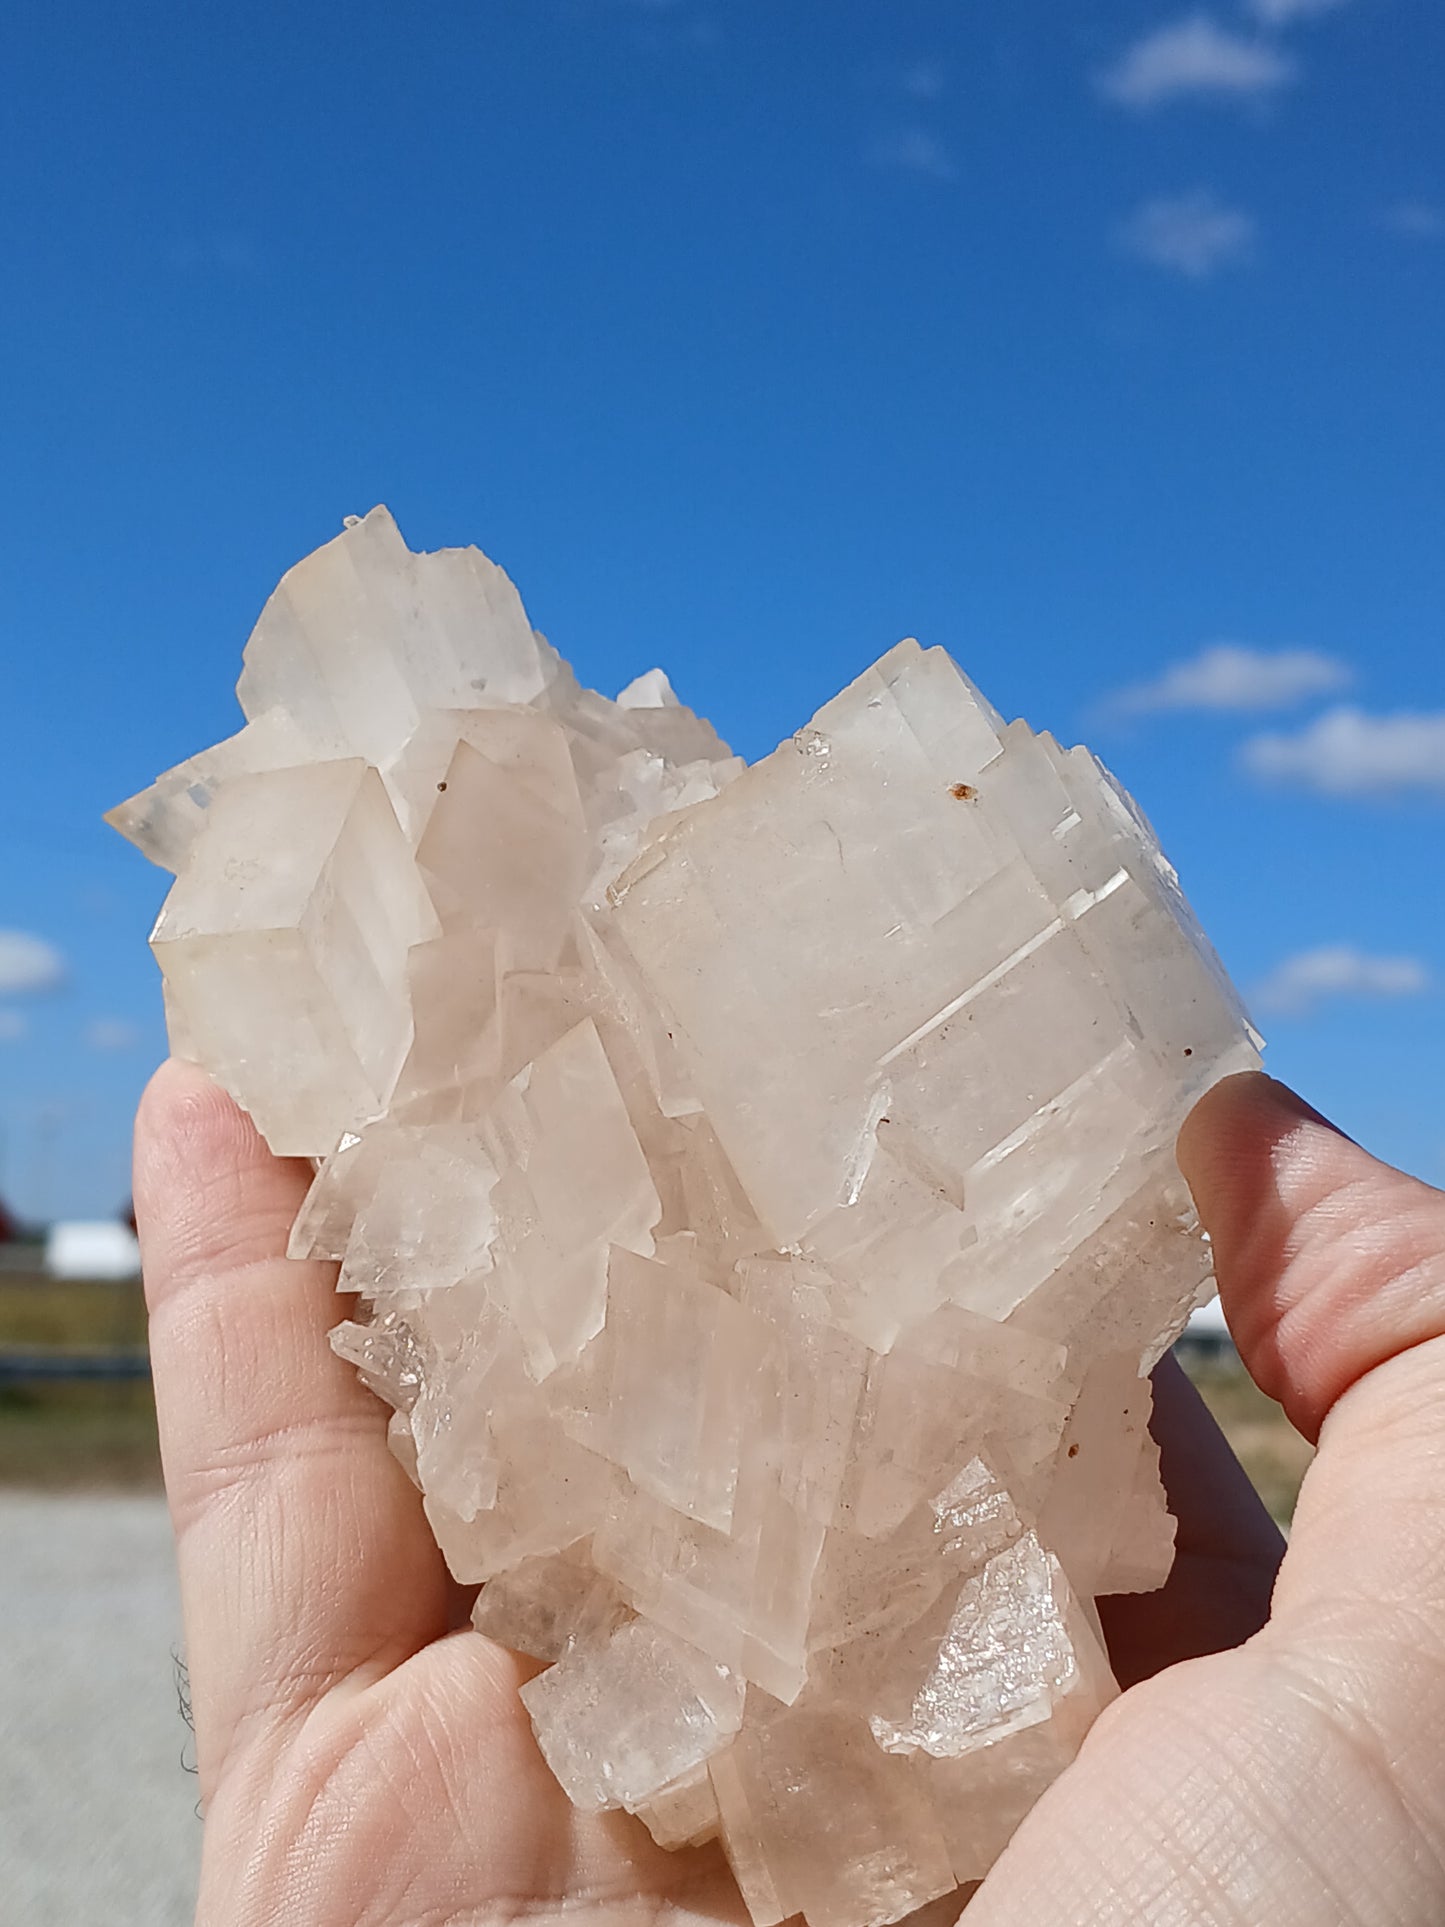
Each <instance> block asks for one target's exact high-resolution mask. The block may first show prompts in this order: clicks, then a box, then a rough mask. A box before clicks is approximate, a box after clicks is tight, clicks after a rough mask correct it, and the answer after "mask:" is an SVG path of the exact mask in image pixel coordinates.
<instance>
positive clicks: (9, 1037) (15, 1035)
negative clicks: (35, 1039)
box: [0, 1010, 29, 1044]
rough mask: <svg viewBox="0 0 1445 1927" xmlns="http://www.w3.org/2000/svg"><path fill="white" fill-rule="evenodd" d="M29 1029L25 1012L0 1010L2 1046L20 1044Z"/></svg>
mask: <svg viewBox="0 0 1445 1927" xmlns="http://www.w3.org/2000/svg"><path fill="white" fill-rule="evenodd" d="M28 1028H29V1026H28V1025H27V1024H26V1022H25V1014H24V1012H23V1011H19V1010H0V1044H15V1043H18V1042H19V1040H20V1039H21V1038H22V1037H23V1036H24V1035H25V1032H26V1030H27V1029H28Z"/></svg>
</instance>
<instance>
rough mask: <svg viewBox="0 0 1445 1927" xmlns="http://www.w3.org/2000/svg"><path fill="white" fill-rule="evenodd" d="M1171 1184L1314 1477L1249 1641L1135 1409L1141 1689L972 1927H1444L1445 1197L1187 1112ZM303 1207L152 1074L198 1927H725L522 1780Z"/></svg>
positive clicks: (1241, 1081)
mask: <svg viewBox="0 0 1445 1927" xmlns="http://www.w3.org/2000/svg"><path fill="white" fill-rule="evenodd" d="M1180 1154H1181V1158H1182V1160H1183V1162H1184V1166H1185V1170H1186V1175H1188V1176H1189V1178H1190V1180H1191V1183H1192V1184H1193V1185H1194V1187H1195V1191H1196V1195H1197V1197H1198V1199H1199V1203H1200V1208H1201V1211H1202V1213H1203V1215H1204V1218H1205V1221H1206V1223H1207V1224H1208V1225H1209V1227H1210V1229H1211V1231H1212V1232H1213V1234H1214V1239H1215V1244H1216V1249H1217V1253H1218V1257H1219V1263H1220V1271H1221V1282H1222V1285H1223V1289H1224V1296H1225V1303H1226V1307H1227V1309H1228V1311H1229V1314H1230V1317H1231V1321H1232V1325H1233V1328H1234V1330H1235V1333H1236V1336H1237V1337H1238V1339H1239V1341H1240V1345H1241V1349H1242V1351H1243V1352H1244V1355H1245V1358H1246V1361H1247V1362H1248V1363H1249V1364H1250V1367H1251V1369H1252V1370H1253V1371H1254V1373H1255V1376H1256V1377H1257V1378H1258V1379H1259V1380H1260V1382H1261V1384H1262V1385H1263V1386H1264V1388H1265V1390H1266V1391H1269V1392H1271V1393H1273V1394H1274V1395H1275V1396H1278V1397H1281V1398H1282V1399H1283V1400H1284V1402H1285V1405H1286V1408H1287V1409H1288V1410H1289V1412H1290V1415H1291V1417H1292V1418H1293V1419H1294V1420H1295V1422H1296V1424H1298V1425H1299V1426H1300V1427H1301V1429H1302V1430H1304V1431H1306V1432H1307V1433H1308V1434H1309V1435H1310V1436H1314V1435H1315V1434H1316V1433H1317V1432H1319V1431H1320V1428H1321V1427H1322V1426H1323V1427H1324V1430H1323V1433H1322V1435H1321V1451H1320V1455H1319V1457H1318V1459H1317V1460H1316V1462H1315V1464H1314V1466H1313V1467H1312V1468H1311V1471H1310V1474H1309V1476H1308V1479H1307V1480H1306V1484H1305V1490H1304V1493H1303V1494H1302V1497H1301V1503H1300V1509H1299V1513H1298V1515H1297V1519H1296V1526H1295V1533H1294V1539H1293V1542H1292V1544H1291V1547H1290V1550H1289V1555H1288V1557H1287V1559H1286V1560H1285V1562H1284V1566H1283V1568H1282V1570H1281V1574H1280V1580H1279V1585H1278V1588H1277V1591H1276V1595H1275V1605H1274V1616H1273V1618H1272V1619H1271V1620H1270V1622H1269V1624H1268V1625H1267V1626H1266V1627H1264V1630H1263V1631H1259V1630H1258V1629H1259V1628H1260V1627H1261V1625H1262V1624H1263V1621H1264V1618H1265V1614H1266V1611H1267V1609H1268V1598H1269V1589H1270V1584H1271V1582H1272V1579H1273V1576H1274V1569H1275V1566H1276V1563H1277V1560H1278V1553H1279V1545H1278V1539H1277V1536H1276V1535H1275V1534H1274V1533H1273V1530H1272V1528H1271V1527H1270V1526H1269V1524H1268V1521H1267V1520H1266V1519H1264V1517H1263V1515H1262V1513H1261V1512H1260V1510H1259V1508H1258V1506H1257V1504H1256V1503H1255V1502H1254V1501H1253V1499H1252V1495H1251V1494H1250V1493H1249V1491H1248V1488H1247V1486H1245V1484H1244V1482H1243V1479H1242V1475H1241V1474H1240V1473H1239V1472H1238V1468H1237V1467H1235V1466H1234V1464H1233V1461H1232V1459H1231V1458H1230V1456H1229V1454H1228V1452H1227V1449H1226V1448H1225V1447H1224V1446H1223V1443H1222V1441H1221V1440H1220V1439H1219V1437H1218V1434H1217V1432H1215V1431H1214V1430H1213V1427H1212V1421H1209V1420H1208V1418H1207V1415H1206V1414H1204V1413H1203V1410H1202V1408H1201V1407H1200V1406H1199V1405H1198V1402H1197V1400H1195V1399H1194V1396H1193V1394H1192V1392H1191V1391H1190V1390H1189V1388H1188V1386H1187V1384H1185V1383H1184V1381H1183V1380H1182V1378H1180V1377H1179V1375H1178V1374H1177V1373H1175V1372H1172V1370H1170V1371H1162V1372H1161V1374H1160V1383H1159V1391H1160V1412H1159V1424H1158V1427H1157V1428H1156V1429H1158V1430H1159V1431H1160V1433H1161V1440H1162V1443H1163V1446H1164V1454H1165V1476H1166V1480H1167V1481H1168V1483H1169V1485H1170V1489H1171V1495H1172V1498H1173V1502H1174V1504H1175V1506H1176V1508H1177V1509H1178V1510H1179V1512H1180V1557H1179V1561H1178V1564H1177V1567H1176V1571H1175V1574H1174V1576H1173V1577H1172V1578H1171V1580H1170V1583H1169V1585H1168V1586H1167V1587H1166V1588H1165V1589H1164V1590H1163V1591H1162V1592H1161V1593H1158V1594H1156V1595H1151V1596H1148V1597H1146V1598H1141V1599H1137V1600H1119V1601H1113V1602H1110V1612H1109V1615H1108V1630H1109V1637H1110V1646H1111V1652H1112V1653H1113V1657H1114V1659H1115V1663H1116V1666H1117V1668H1118V1670H1119V1672H1120V1675H1121V1678H1123V1679H1125V1680H1126V1681H1139V1682H1142V1683H1139V1684H1135V1685H1133V1686H1132V1687H1131V1690H1129V1691H1128V1692H1127V1693H1125V1695H1124V1696H1123V1697H1122V1698H1121V1699H1120V1700H1119V1701H1118V1702H1117V1703H1116V1704H1115V1705H1114V1706H1113V1707H1111V1708H1110V1709H1109V1711H1108V1712H1107V1713H1106V1714H1105V1716H1104V1717H1103V1719H1102V1720H1100V1722H1099V1723H1098V1725H1097V1726H1096V1728H1095V1729H1094V1731H1093V1733H1092V1734H1091V1735H1090V1737H1089V1739H1088V1741H1087V1743H1086V1745H1085V1748H1084V1751H1083V1753H1082V1754H1081V1755H1080V1758H1079V1760H1078V1762H1077V1764H1076V1765H1075V1766H1074V1767H1073V1768H1071V1769H1070V1770H1069V1772H1068V1773H1066V1774H1065V1775H1064V1777H1063V1778H1062V1779H1061V1780H1060V1781H1059V1782H1058V1783H1057V1784H1056V1786H1055V1787H1054V1788H1053V1789H1052V1790H1051V1791H1050V1792H1049V1794H1048V1795H1047V1796H1046V1797H1045V1799H1044V1800H1043V1801H1042V1802H1041V1803H1040V1805H1039V1806H1038V1807H1037V1808H1036V1809H1035V1811H1034V1813H1033V1814H1032V1815H1031V1816H1030V1817H1029V1819H1028V1820H1027V1821H1026V1822H1025V1824H1024V1826H1023V1828H1022V1829H1021V1830H1020V1833H1019V1835H1018V1836H1017V1839H1016V1842H1015V1844H1014V1845H1013V1846H1011V1847H1010V1848H1009V1850H1008V1851H1007V1852H1006V1853H1005V1855H1004V1857H1003V1859H1002V1860H1001V1861H1000V1862H999V1864H998V1866H997V1867H996V1868H995V1870H994V1872H993V1873H992V1874H991V1875H990V1877H989V1879H988V1880H987V1881H986V1882H985V1883H984V1886H983V1887H982V1888H981V1889H980V1891H979V1892H978V1894H977V1895H976V1897H975V1899H974V1901H973V1903H972V1905H971V1908H970V1912H969V1916H968V1918H969V1927H1024V1924H1025V1923H1027V1924H1028V1927H1037V1924H1038V1923H1045V1924H1046V1927H1054V1923H1059V1927H1104V1923H1111V1924H1112V1923H1118V1927H1123V1923H1125V1922H1128V1923H1130V1924H1131V1927H1134V1924H1136V1923H1140V1922H1148V1923H1152V1924H1157V1927H1169V1924H1170V1923H1174V1922H1178V1923H1180V1924H1181V1927H1183V1923H1185V1922H1188V1923H1191V1924H1197V1923H1220V1927H1225V1924H1226V1923H1228V1927H1244V1923H1250V1927H1253V1923H1269V1927H1306V1924H1308V1927H1315V1923H1318V1927H1326V1924H1327V1923H1328V1927H1337V1924H1338V1923H1341V1922H1359V1923H1374V1922H1376V1921H1379V1922H1381V1923H1384V1922H1387V1921H1388V1922H1390V1923H1392V1924H1399V1923H1413V1922H1416V1921H1418V1922H1421V1923H1424V1922H1426V1921H1432V1920H1435V1919H1438V1918H1440V1917H1441V1914H1442V1911H1445V1873H1442V1856H1445V1785H1442V1784H1440V1781H1441V1776H1440V1774H1439V1772H1438V1761H1437V1757H1436V1756H1437V1750H1438V1742H1437V1741H1436V1738H1435V1735H1436V1733H1437V1732H1438V1730H1439V1727H1440V1723H1441V1717H1442V1714H1445V1610H1442V1608H1445V1481H1442V1478H1441V1471H1442V1462H1445V1338H1442V1337H1441V1333H1442V1332H1445V1255H1442V1254H1445V1198H1442V1197H1441V1195H1440V1194H1439V1193H1437V1192H1434V1191H1432V1190H1430V1189H1429V1187H1427V1186H1425V1185H1421V1184H1417V1183H1415V1182H1414V1181H1413V1180H1411V1179H1408V1178H1404V1177H1402V1176H1400V1175H1399V1174H1398V1173H1396V1172H1393V1171H1389V1170H1387V1169H1386V1168H1385V1167H1383V1166H1381V1165H1378V1164H1376V1163H1375V1162H1374V1161H1373V1160H1371V1159H1370V1158H1368V1157H1367V1156H1366V1155H1365V1154H1364V1153H1363V1152H1362V1151H1360V1150H1358V1149H1357V1148H1356V1147H1355V1146H1354V1145H1352V1144H1350V1143H1349V1142H1348V1141H1347V1140H1345V1139H1344V1138H1342V1137H1340V1136H1339V1135H1338V1134H1337V1133H1335V1132H1334V1131H1333V1130H1332V1129H1331V1128H1330V1127H1329V1126H1328V1125H1326V1124H1325V1123H1324V1122H1323V1121H1322V1120H1321V1119H1319V1118H1317V1117H1316V1116H1315V1115H1314V1113H1312V1112H1310V1111H1308V1110H1307V1109H1306V1108H1305V1107H1304V1106H1302V1105H1301V1104H1300V1103H1299V1100H1298V1099H1296V1098H1294V1097H1293V1096H1291V1095H1290V1093H1288V1092H1286V1091H1284V1090H1283V1089H1282V1087H1280V1086H1278V1085H1276V1084H1273V1083H1272V1082H1271V1081H1270V1080H1268V1079H1266V1078H1260V1077H1240V1078H1233V1079H1230V1080H1228V1081H1227V1082H1226V1083H1225V1084H1223V1085H1221V1086H1219V1087H1218V1088H1217V1089H1216V1090H1215V1091H1214V1092H1212V1093H1211V1094H1210V1095H1209V1096H1208V1097H1207V1098H1206V1099H1205V1100H1204V1102H1203V1103H1202V1104H1201V1105H1200V1106H1199V1108H1198V1109H1197V1110H1196V1112H1195V1114H1194V1116H1193V1118H1192V1119H1191V1120H1190V1123H1189V1125H1188V1126H1187V1127H1186V1130H1185V1133H1184V1136H1183V1138H1182V1140H1181V1147H1180ZM308 1177H309V1173H308V1171H307V1169H306V1167H305V1166H303V1165H296V1164H290V1163H283V1162H281V1161H278V1160H276V1159H274V1158H272V1157H271V1156H270V1154H269V1153H268V1152H267V1151H266V1149H265V1147H264V1146H263V1145H262V1143H261V1142H260V1140H259V1138H258V1137H257V1136H256V1133H255V1131H254V1130H253V1128H252V1127H251V1125H250V1123H249V1121H248V1120H247V1119H246V1118H245V1117H244V1116H243V1115H242V1114H241V1113H240V1112H239V1111H237V1110H236V1108H235V1107H234V1106H233V1105H232V1104H231V1103H230V1101H229V1100H228V1099H226V1098H225V1097H224V1096H223V1095H222V1094H221V1093H220V1092H218V1091H217V1090H216V1089H215V1088H214V1087H213V1086H211V1085H210V1084H208V1083H207V1082H206V1080H205V1079H204V1078H203V1077H202V1076H201V1074H200V1073H199V1072H197V1071H195V1070H193V1069H191V1068H189V1067H187V1066H183V1065H178V1064H170V1065H167V1066H165V1067H164V1068H163V1069H162V1070H161V1071H160V1072H159V1073H158V1074H157V1077H156V1078H155V1080H154V1081H153V1083H152V1085H151V1087H150V1089H149V1091H148V1092H147V1094H146V1097H145V1099H144V1101H143V1103H142V1106H141V1113H140V1118H139V1120H138V1124H137V1151H136V1200H137V1210H138V1215H139V1218H140V1226H141V1239H142V1247H143V1252H144V1256H145V1270H146V1278H147V1292H148V1297H149V1301H150V1306H151V1320H152V1324H151V1349H152V1358H153V1363H154V1370H155V1379H156V1393H157V1405H158V1409H159V1414H160V1422H161V1441H162V1451H163V1455H164V1459H165V1467H166V1483H167V1488H168V1491H169V1494H170V1501H171V1509H172V1514H173V1517H174V1521H175V1527H176V1535H177V1544H178V1554H179V1560H180V1569H181V1586H182V1598H183V1604H184V1611H185V1622H186V1644H187V1653H188V1659H189V1664H190V1670H191V1684H192V1705H193V1709H194V1716H195V1722H196V1746H197V1760H198V1766H199V1770H200V1776H201V1797H202V1802H203V1806H204V1810H205V1814H206V1837H205V1850H204V1856H203V1863H202V1874H201V1896H200V1903H199V1909H198V1915H197V1918H198V1922H199V1923H200V1924H201V1927H261V1923H265V1924H266V1927H333V1924H334V1927H382V1923H385V1927H402V1924H403V1923H405V1924H406V1927H423V1923H425V1924H426V1927H467V1924H469V1923H482V1922H487V1923H491V1922H495V1921H500V1920H502V1919H504V1918H507V1917H512V1916H516V1915H519V1914H525V1915H527V1916H528V1917H529V1918H530V1919H532V1920H540V1921H546V1920H549V1919H551V1918H554V1917H556V1918H560V1916H561V1915H562V1913H563V1911H564V1910H565V1911H566V1912H567V1914H568V1915H569V1916H573V1917H575V1916H577V1915H579V1914H580V1915H582V1916H584V1917H585V1918H586V1920H587V1921H588V1922H589V1923H601V1922H608V1923H611V1922H616V1923H618V1927H621V1923H623V1922H626V1923H628V1924H629V1927H631V1923H634V1922H635V1923H642V1922H646V1923H649V1927H654V1924H655V1927H660V1923H662V1922H663V1921H664V1920H665V1921H677V1920H680V1919H685V1918H688V1917H693V1918H697V1919H707V1920H711V1921H718V1922H738V1923H741V1922H742V1921H744V1920H745V1914H744V1911H743V1909H742V1907H741V1903H740V1902H739V1899H738V1896H737V1893H736V1890H735V1889H734V1887H733V1885H732V1882H731V1880H730V1878H729V1877H728V1874H727V1871H726V1867H725V1865H724V1863H723V1861H722V1859H721V1856H720V1854H719V1853H718V1852H717V1850H716V1849H705V1850H702V1851H700V1852H694V1853H685V1854H665V1853H662V1852H660V1851H659V1850H657V1849H656V1848H654V1847H653V1846H652V1844H651V1842H650V1840H649V1839H648V1838H647V1835H646V1833H645V1832H644V1830H643V1829H642V1828H641V1827H640V1826H639V1825H637V1824H635V1823H633V1822H631V1821H629V1820H628V1819H626V1817H625V1816H621V1815H605V1816H602V1817H591V1818H589V1817H586V1816H582V1815H579V1814H577V1813H576V1812H575V1811H574V1809H573V1808H572V1807H571V1805H570V1804H569V1802H568V1801H567V1800H566V1799H565V1797H564V1796H563V1795H562V1794H561V1792H560V1791H559V1789H558V1788H557V1787H556V1785H555V1783H554V1782H553V1780H552V1778H551V1776H550V1774H549V1773H548V1772H547V1770H546V1769H545V1767H544V1766H543V1764H542V1762H541V1760H540V1757H539V1756H538V1754H537V1752H536V1749H535V1746H534V1745H533V1743H532V1739H531V1735H530V1730H529V1728H528V1726H527V1723H526V1720H525V1717H524V1716H523V1714H522V1712H521V1708H520V1706H519V1703H518V1701H517V1697H516V1688H517V1686H518V1685H519V1684H520V1683H521V1681H522V1679H524V1678H525V1677H526V1673H527V1670H529V1669H528V1668H527V1667H526V1664H525V1662H522V1661H519V1660H518V1659H517V1658H516V1657H515V1656H513V1655H511V1654H509V1653H506V1652H504V1651H502V1650H501V1649H499V1648H498V1647H496V1646H493V1645H491V1644H490V1643H489V1642H488V1641H486V1640H484V1639H483V1638H481V1636H480V1635H479V1634H477V1633H475V1632H473V1631H471V1630H470V1629H469V1628H466V1627H465V1623H464V1622H465V1614H464V1602H461V1601H460V1600H459V1596H458V1594H457V1593H456V1590H455V1589H454V1588H453V1587H452V1585H451V1584H450V1582H449V1580H448V1578H447V1575H446V1572H445V1569H444V1567H443V1565H442V1562H441V1559H440V1556H439V1554H438V1553H437V1551H436V1548H435V1546H434V1545H433V1543H432V1540H431V1536H430V1534H429V1532H428V1530H427V1528H426V1524H425V1521H424V1519H423V1516H422V1513H421V1509H420V1505H419V1503H418V1501H417V1496H416V1493H415V1491H414V1489H413V1488H412V1487H411V1485H410V1484H409V1483H408V1481H407V1480H406V1478H405V1477H404V1475H403V1474H402V1472H401V1470H400V1468H399V1467H398V1466H397V1465H396V1463H395V1462H394V1460H393V1459H392V1457H391V1455H390V1453H389V1451H388V1450H387V1447H386V1442H385V1423H384V1415H383V1413H382V1411H381V1409H380V1408H379V1407H378V1406H377V1404H376V1402H375V1400H374V1399H372V1397H371V1396H370V1394H369V1393H367V1392H366V1391H364V1390H363V1389H362V1387H361V1386H360V1384H359V1383H358V1382H357V1380H356V1377H355V1375H354V1373H353V1372H352V1371H351V1369H350V1367H348V1366H345V1365H343V1364H341V1363H340V1361H338V1360H337V1359H335V1358H334V1357H333V1356H332V1354H331V1352H330V1349H329V1347H328V1345H327V1343H326V1337H325V1334H326V1331H327V1330H328V1328H329V1327H330V1326H331V1325H332V1324H334V1323H335V1322H336V1320H337V1318H338V1317H340V1316H343V1315H344V1312H345V1309H346V1301H345V1300H342V1299H338V1298H337V1296H336V1294H335V1277H334V1267H331V1266H327V1265H321V1264H311V1265H304V1266H303V1265H297V1264H293V1263H289V1262H287V1261H286V1260H285V1259H284V1258H283V1257H282V1255H281V1254H282V1252H283V1251H284V1248H285V1243H286V1235H287V1231H288V1229H289V1226H290V1222H291V1218H292V1216H293V1215H294V1213H295V1210H296V1207H297V1205H298V1203H299V1202H300V1199H301V1197H302V1195H303V1193H304V1191H305V1188H306V1184H307V1182H308ZM1326 1418H1328V1424H1327V1425H1326V1424H1325V1420H1326ZM459 1620H461V1621H462V1625H463V1629H461V1630H458V1629H457V1625H458V1621H459ZM1240 1642H1245V1643H1243V1644H1240ZM1219 1649H1228V1650H1219ZM1211 1653H1212V1654H1213V1655H1214V1656H1213V1657H1206V1658H1198V1657H1194V1656H1195V1655H1199V1654H1211ZM1179 1662H1182V1663H1179ZM1161 1669H1167V1670H1161ZM940 1906H941V1907H943V1908H944V1909H945V1917H946V1910H947V1903H940ZM928 1911H929V1914H930V1918H933V1917H934V1910H932V1909H930V1910H928Z"/></svg>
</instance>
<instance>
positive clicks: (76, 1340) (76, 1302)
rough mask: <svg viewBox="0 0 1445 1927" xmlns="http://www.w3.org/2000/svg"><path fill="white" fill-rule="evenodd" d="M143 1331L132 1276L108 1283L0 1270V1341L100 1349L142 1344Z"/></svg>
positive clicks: (136, 1284)
mask: <svg viewBox="0 0 1445 1927" xmlns="http://www.w3.org/2000/svg"><path fill="white" fill-rule="evenodd" d="M145 1336H146V1310H145V1298H144V1296H143V1295H142V1293H141V1288H140V1281H139V1280H138V1279H135V1280H128V1281H127V1282H126V1283H124V1284H113V1283H111V1282H110V1281H109V1280H104V1281H101V1280H96V1281H95V1282H91V1281H89V1280H85V1279H79V1280H70V1279H63V1280H62V1279H51V1278H46V1277H45V1276H44V1275H43V1274H37V1275H35V1276H30V1275H27V1274H24V1273H21V1274H18V1275H15V1276H8V1275H4V1274H0V1346H3V1345H54V1346H57V1347H59V1348H61V1349H62V1350H67V1351H102V1350H104V1349H105V1348H106V1347H107V1346H109V1345H143V1344H144V1343H145Z"/></svg>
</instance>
